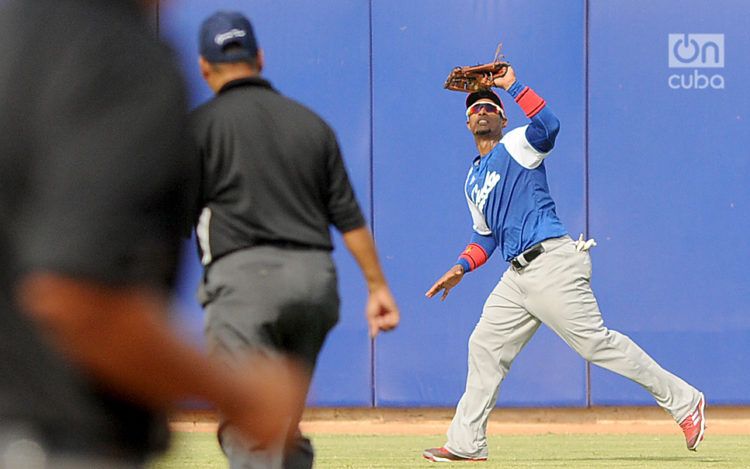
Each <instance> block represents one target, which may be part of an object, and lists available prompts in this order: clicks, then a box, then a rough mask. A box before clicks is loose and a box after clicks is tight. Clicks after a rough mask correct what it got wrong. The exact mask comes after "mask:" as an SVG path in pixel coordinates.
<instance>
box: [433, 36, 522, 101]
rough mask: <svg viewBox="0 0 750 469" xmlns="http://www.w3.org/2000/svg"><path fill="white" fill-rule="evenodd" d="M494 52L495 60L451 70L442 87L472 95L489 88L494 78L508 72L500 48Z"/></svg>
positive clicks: (506, 63)
mask: <svg viewBox="0 0 750 469" xmlns="http://www.w3.org/2000/svg"><path fill="white" fill-rule="evenodd" d="M501 46H502V44H499V45H498V46H497V50H496V51H495V60H493V61H492V62H490V63H487V64H481V65H470V66H466V67H456V68H454V69H453V70H451V73H450V74H449V75H448V78H447V79H446V80H445V84H444V85H443V87H444V88H445V89H448V90H453V91H463V92H465V93H473V92H474V91H479V90H481V89H487V88H491V87H492V86H493V81H494V80H495V78H496V77H502V76H504V75H505V73H506V72H507V71H508V65H509V64H508V62H505V61H503V60H501V59H502V57H503V56H502V55H501V54H500V47H501Z"/></svg>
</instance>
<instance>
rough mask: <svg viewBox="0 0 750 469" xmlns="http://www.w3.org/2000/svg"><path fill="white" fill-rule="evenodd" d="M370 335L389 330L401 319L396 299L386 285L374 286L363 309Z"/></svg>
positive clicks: (373, 335)
mask: <svg viewBox="0 0 750 469" xmlns="http://www.w3.org/2000/svg"><path fill="white" fill-rule="evenodd" d="M365 315H366V316H367V323H368V325H369V329H370V337H375V336H376V335H378V332H380V331H390V330H391V329H395V328H396V326H398V323H399V321H400V319H401V316H400V313H399V311H398V306H397V305H396V300H395V299H394V298H393V295H392V294H391V290H390V289H389V288H388V287H387V286H382V287H379V288H376V289H374V290H372V291H371V292H370V295H369V297H368V298H367V309H366V310H365Z"/></svg>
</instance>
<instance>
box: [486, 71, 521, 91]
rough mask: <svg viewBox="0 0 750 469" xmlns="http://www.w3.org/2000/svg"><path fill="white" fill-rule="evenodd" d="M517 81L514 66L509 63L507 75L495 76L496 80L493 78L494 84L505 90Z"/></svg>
mask: <svg viewBox="0 0 750 469" xmlns="http://www.w3.org/2000/svg"><path fill="white" fill-rule="evenodd" d="M515 82H516V72H514V71H513V67H512V66H511V65H510V64H508V68H507V71H506V72H505V75H503V76H501V77H495V79H494V80H492V84H493V85H494V86H496V87H498V88H502V89H504V90H506V91H507V90H508V88H510V87H511V86H512V85H513V83H515Z"/></svg>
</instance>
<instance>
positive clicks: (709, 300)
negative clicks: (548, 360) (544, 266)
mask: <svg viewBox="0 0 750 469" xmlns="http://www.w3.org/2000/svg"><path fill="white" fill-rule="evenodd" d="M590 6H591V10H590V12H591V15H590V18H591V22H590V37H589V51H590V56H589V61H590V71H591V75H590V84H591V86H590V90H589V100H590V104H591V108H590V115H589V122H590V124H589V125H590V132H591V133H590V135H591V140H590V162H591V164H590V178H591V232H592V234H593V235H594V236H595V237H596V239H597V240H598V241H599V247H597V248H596V249H595V251H594V252H595V254H594V259H595V260H594V288H595V291H596V292H597V293H598V298H599V302H600V305H601V307H602V311H603V312H604V315H605V322H608V325H609V327H611V328H613V329H617V330H619V331H621V332H623V333H625V334H627V335H629V336H631V338H633V339H634V340H635V341H636V342H637V343H638V344H639V345H641V347H642V348H644V349H645V350H646V351H647V352H649V353H650V354H651V355H652V356H653V357H654V358H655V359H656V360H657V361H658V362H659V363H660V364H661V365H662V366H663V367H664V368H666V369H668V370H670V371H672V372H673V373H674V374H676V375H678V376H680V377H682V378H683V379H685V380H686V381H688V382H689V383H691V384H693V385H694V386H696V387H698V388H699V389H701V390H703V391H704V392H705V394H706V396H707V399H708V402H709V403H717V404H718V403H727V404H728V403H733V404H740V403H742V404H748V403H750V373H748V371H747V370H748V369H750V354H749V353H748V352H749V351H750V314H748V313H749V312H750V310H749V307H748V299H749V298H750V280H748V279H749V278H750V277H749V276H748V274H747V261H748V254H750V242H748V237H747V233H748V232H749V231H750V190H748V180H750V162H749V161H748V157H747V156H748V155H747V148H748V146H750V133H749V132H748V130H749V128H748V118H750V115H749V114H748V111H747V110H748V107H749V105H750V99H748V91H747V83H748V80H750V63H748V60H747V50H748V49H750V34H749V33H748V30H747V26H746V25H747V23H748V22H749V21H750V9H749V8H748V3H747V2H746V1H744V0H717V1H713V2H691V3H690V8H686V7H685V4H684V3H683V2H677V1H671V2H652V1H647V0H633V1H629V2H613V1H604V0H592V1H591V2H590ZM634 25H638V26H637V31H638V33H637V34H634V29H633V26H634ZM677 33H680V34H681V35H682V36H681V37H679V38H678V39H677V40H675V39H673V40H672V42H670V34H677ZM684 33H691V36H690V37H689V38H688V42H687V43H686V44H683V42H684V41H685V39H684ZM696 34H698V35H697V36H696ZM705 34H712V35H713V36H711V37H708V36H704V35H705ZM718 35H721V36H718ZM721 39H723V41H724V44H723V46H724V47H723V52H724V63H723V67H709V68H705V67H704V66H705V65H719V63H717V62H714V59H715V58H716V56H715V54H716V52H717V51H719V50H721V49H722V48H721V47H720V46H721V45H720V44H719V42H720V41H721ZM691 41H694V42H691ZM675 42H677V50H676V52H675V50H674V45H675ZM708 42H715V43H716V46H714V45H712V44H709V43H708ZM670 45H672V46H673V47H672V48H670ZM699 49H700V50H701V53H702V54H703V55H701V54H698V57H697V58H695V60H694V61H693V62H689V60H690V59H691V58H692V56H693V55H696V54H697V51H698V50H699ZM703 51H705V52H703ZM675 53H676V54H677V55H678V56H679V58H680V59H682V60H683V61H688V62H687V63H685V64H684V67H679V68H675V67H671V66H670V65H675V64H680V65H683V63H682V62H681V61H680V60H678V59H677V57H676V56H675ZM704 58H705V61H702V60H703V59H704ZM696 74H697V75H699V76H705V77H706V78H705V79H702V78H699V79H698V80H697V81H696V79H695V76H696ZM716 75H718V76H721V77H722V78H721V79H719V78H717V77H715V76H716ZM673 76H677V78H674V77H673ZM670 77H672V78H670ZM721 80H723V81H724V88H723V89H713V88H712V87H711V84H712V83H711V81H713V84H714V85H719V84H720V81H721ZM683 84H684V85H686V86H690V85H692V86H693V88H690V89H684V88H682V85H683ZM696 84H697V86H698V87H699V88H698V89H696V88H695V85H696ZM670 85H671V86H670ZM704 85H708V86H707V87H705V88H703V89H701V87H703V86H704ZM673 86H677V87H678V89H673V88H672V87H673ZM591 391H592V400H593V403H594V404H646V403H652V402H653V401H652V399H651V397H650V396H649V395H648V393H646V392H644V391H643V390H641V389H640V388H639V387H638V386H636V385H634V384H632V383H630V382H629V381H627V380H625V379H623V378H621V377H619V376H616V375H614V374H612V373H609V372H606V371H603V370H599V369H594V370H593V372H592V386H591Z"/></svg>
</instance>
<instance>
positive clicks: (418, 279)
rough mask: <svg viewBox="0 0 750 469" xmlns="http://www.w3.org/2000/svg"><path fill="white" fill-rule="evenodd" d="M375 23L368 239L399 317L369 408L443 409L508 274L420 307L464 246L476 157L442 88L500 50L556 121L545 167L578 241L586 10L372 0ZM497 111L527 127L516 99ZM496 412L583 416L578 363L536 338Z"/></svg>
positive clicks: (381, 357)
mask: <svg viewBox="0 0 750 469" xmlns="http://www.w3.org/2000/svg"><path fill="white" fill-rule="evenodd" d="M372 18H373V76H374V78H373V93H374V135H373V137H374V148H373V152H374V153H373V154H374V156H373V185H374V197H373V203H374V211H375V235H376V240H377V243H378V247H379V249H380V252H381V255H382V257H383V262H384V266H385V270H386V272H387V274H388V277H389V279H390V281H391V283H392V286H393V289H394V292H395V295H396V297H397V299H398V301H399V303H400V306H401V309H402V311H403V323H402V325H401V327H400V328H399V329H398V330H397V331H395V332H394V333H392V334H389V335H384V336H383V337H382V338H381V339H379V340H378V342H377V345H376V382H375V391H376V402H377V404H378V405H383V406H452V405H455V403H456V402H457V401H458V399H459V398H460V396H461V394H462V392H463V388H464V381H465V377H466V370H467V364H466V362H467V342H468V338H469V335H470V333H471V331H472V329H473V327H474V325H475V324H476V322H477V320H478V319H479V316H480V313H481V309H482V305H483V303H484V300H485V298H486V297H487V296H488V295H489V293H490V291H491V290H492V288H493V287H494V285H495V284H496V283H497V281H498V280H499V278H500V275H501V273H502V271H503V270H504V269H505V267H506V264H505V261H504V260H503V259H502V258H501V256H499V255H496V256H495V257H493V258H492V259H491V260H490V261H489V262H488V264H486V265H485V266H484V267H482V269H481V270H479V271H477V272H476V273H471V274H469V275H468V276H467V277H466V278H465V279H464V281H463V282H462V283H461V284H460V285H459V286H458V287H457V288H456V289H455V290H453V292H452V293H451V294H450V296H449V297H448V299H447V300H446V301H445V302H444V303H441V302H440V301H439V300H438V299H432V300H428V299H427V298H425V297H424V292H425V291H427V289H428V288H429V287H430V286H431V285H432V283H433V282H434V281H435V280H436V279H437V278H438V277H440V276H441V275H442V274H443V273H444V272H445V271H446V270H447V269H448V268H450V267H451V266H452V265H453V263H454V262H455V259H456V258H457V256H458V254H459V253H460V251H462V250H463V248H464V247H465V246H466V244H467V242H468V240H469V237H470V235H471V219H470V216H469V213H468V209H467V206H466V200H465V197H464V195H463V190H462V188H463V183H464V181H465V178H466V172H467V171H468V168H469V165H470V162H471V160H472V159H473V157H474V156H475V155H476V147H475V146H474V144H473V138H472V137H471V135H470V133H469V132H468V131H467V129H466V125H465V122H466V119H465V115H464V99H465V97H466V95H465V94H463V93H457V92H450V91H446V90H444V89H443V88H442V83H443V81H444V80H445V77H446V76H447V75H448V72H449V71H450V70H451V69H452V68H453V67H454V66H456V65H465V64H471V63H480V62H487V61H489V60H491V59H492V58H493V55H494V52H495V46H496V44H497V43H498V41H502V42H503V44H504V52H505V54H506V56H507V59H508V60H510V61H511V62H512V63H513V65H514V67H515V68H516V71H517V75H518V77H519V79H520V80H522V81H523V82H524V83H526V84H528V85H530V86H532V87H534V88H535V89H536V91H537V92H538V93H539V94H540V95H542V96H543V97H545V98H546V99H547V101H548V102H549V105H550V106H551V108H552V109H553V110H554V111H555V112H556V113H557V114H558V116H559V117H560V119H561V121H562V131H561V133H560V136H559V137H558V145H557V148H556V149H555V150H554V152H553V154H552V155H551V156H550V157H549V158H548V160H547V163H546V164H547V166H548V175H549V181H550V185H551V190H552V193H553V195H554V196H555V199H556V201H557V205H558V213H559V214H560V215H561V216H562V219H563V220H564V222H565V223H566V224H567V226H568V228H569V229H570V230H571V231H575V233H576V234H577V233H578V232H579V231H580V230H581V229H582V228H583V224H584V213H585V212H584V203H583V185H582V182H583V180H584V176H583V149H582V148H583V122H584V120H583V118H584V115H583V102H584V101H583V96H584V94H583V92H584V88H583V79H582V77H583V71H584V65H583V36H582V25H583V2H580V1H579V2H559V1H554V0H550V1H538V2H531V3H524V4H523V7H522V8H521V5H520V3H519V2H512V1H495V2H486V1H466V2H434V1H430V0H420V1H410V2H403V1H398V0H379V1H375V2H373V13H372ZM552 45H554V46H552ZM561 70H565V75H564V76H565V78H564V79H561V76H562V75H561V74H560V71H561ZM501 93H503V92H502V91H501ZM505 96H507V95H505ZM505 102H506V108H508V110H509V118H510V124H509V125H510V127H511V128H512V127H516V126H519V125H523V124H524V123H526V122H527V119H526V117H525V116H524V115H523V113H522V112H521V111H520V109H519V108H518V106H517V105H516V104H515V103H514V102H513V100H512V99H510V98H509V97H507V99H505ZM499 403H500V405H518V406H520V405H524V406H531V405H541V404H544V405H582V404H584V403H585V367H584V362H583V360H582V359H580V358H579V357H578V356H577V355H576V354H575V353H574V352H572V351H570V350H569V349H568V347H567V346H566V345H565V344H564V343H563V342H562V340H560V339H559V338H557V337H556V336H555V335H554V334H552V333H551V332H549V330H547V329H546V328H544V327H543V328H542V329H540V331H539V332H538V333H537V336H536V337H535V338H534V339H532V341H531V342H530V344H529V345H528V347H527V348H526V349H525V350H524V351H523V352H522V353H521V354H520V356H519V358H518V359H517V361H516V362H515V364H514V366H513V369H512V370H511V372H510V375H509V378H508V379H507V380H506V381H505V383H504V385H503V389H502V392H501V394H500V399H499Z"/></svg>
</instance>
